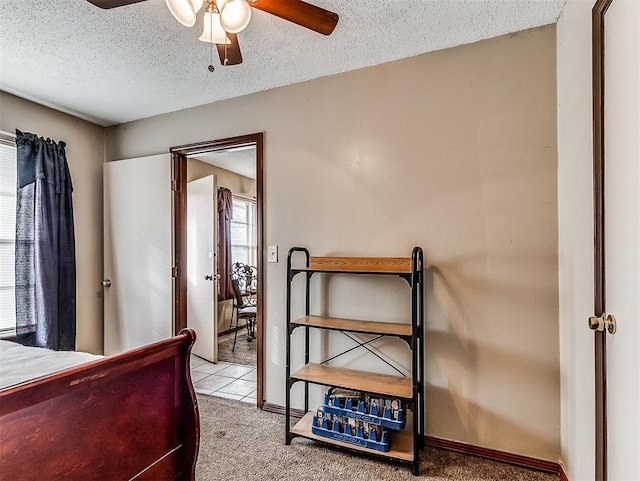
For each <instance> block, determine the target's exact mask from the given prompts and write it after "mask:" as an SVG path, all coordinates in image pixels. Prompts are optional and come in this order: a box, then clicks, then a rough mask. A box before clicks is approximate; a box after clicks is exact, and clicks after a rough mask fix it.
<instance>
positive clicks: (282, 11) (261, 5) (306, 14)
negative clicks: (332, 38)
mask: <svg viewBox="0 0 640 481" xmlns="http://www.w3.org/2000/svg"><path fill="white" fill-rule="evenodd" d="M249 4H250V5H251V6H252V7H254V8H257V9H258V10H262V11H263V12H267V13H270V14H272V15H275V16H276V17H280V18H283V19H285V20H289V21H290V22H293V23H295V24H297V25H300V26H302V27H306V28H308V29H311V30H313V31H315V32H318V33H321V34H323V35H331V32H333V29H334V28H336V25H337V24H338V18H339V17H338V14H337V13H333V12H330V11H329V10H325V9H324V8H320V7H316V6H315V5H311V4H310V3H306V2H303V1H302V0H255V1H254V2H252V1H249Z"/></svg>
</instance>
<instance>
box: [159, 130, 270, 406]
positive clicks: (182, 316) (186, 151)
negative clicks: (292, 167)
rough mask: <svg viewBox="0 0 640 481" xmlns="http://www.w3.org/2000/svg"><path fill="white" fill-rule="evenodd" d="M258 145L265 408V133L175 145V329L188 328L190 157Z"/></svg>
mask: <svg viewBox="0 0 640 481" xmlns="http://www.w3.org/2000/svg"><path fill="white" fill-rule="evenodd" d="M244 146H255V148H256V229H257V231H258V232H257V233H258V235H257V237H258V239H257V242H258V248H257V251H258V252H257V253H258V265H257V268H258V295H257V318H256V351H257V363H256V364H257V366H256V373H257V383H256V384H257V386H256V388H257V389H256V401H257V406H258V407H259V408H262V404H263V402H264V395H263V393H264V386H263V383H264V299H265V283H264V271H265V270H264V266H265V265H264V245H263V244H264V215H263V214H264V212H263V205H264V202H263V199H264V185H263V184H264V180H263V179H264V176H263V152H264V134H263V133H262V132H258V133H255V134H248V135H240V136H238V137H230V138H227V139H219V140H209V141H206V142H198V143H195V144H186V145H179V146H176V147H171V149H170V152H171V157H172V162H173V163H172V166H173V170H172V181H171V184H172V185H171V188H172V190H173V191H174V197H173V199H174V200H173V211H174V215H173V219H174V222H173V235H174V272H173V277H174V278H175V295H174V329H175V333H178V332H180V330H181V329H184V328H186V327H187V276H186V269H185V268H184V267H183V266H186V265H187V156H188V155H195V154H203V153H207V152H213V151H217V150H226V149H230V148H234V147H244Z"/></svg>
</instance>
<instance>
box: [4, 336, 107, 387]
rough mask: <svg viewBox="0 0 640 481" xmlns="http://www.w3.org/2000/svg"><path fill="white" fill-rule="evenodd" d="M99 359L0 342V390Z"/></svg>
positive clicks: (68, 352)
mask: <svg viewBox="0 0 640 481" xmlns="http://www.w3.org/2000/svg"><path fill="white" fill-rule="evenodd" d="M100 358H102V356H97V355H95V354H89V353H86V352H74V351H52V350H50V349H42V348H39V347H27V346H23V345H21V344H17V343H15V342H10V341H3V340H0V389H4V388H7V387H9V386H14V385H16V384H20V383H23V382H26V381H31V380H34V379H38V378H40V377H43V376H48V375H50V374H53V373H55V372H58V371H62V370H64V369H67V368H70V367H73V366H77V365H78V364H84V363H87V362H90V361H95V360H96V359H100Z"/></svg>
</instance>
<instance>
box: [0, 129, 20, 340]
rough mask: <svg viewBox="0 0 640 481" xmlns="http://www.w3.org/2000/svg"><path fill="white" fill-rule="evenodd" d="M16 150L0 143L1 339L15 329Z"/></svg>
mask: <svg viewBox="0 0 640 481" xmlns="http://www.w3.org/2000/svg"><path fill="white" fill-rule="evenodd" d="M16 183H17V166H16V146H15V143H13V142H11V143H6V142H4V141H1V142H0V335H2V334H5V335H6V334H12V333H14V332H15V328H16V295H15V285H16V269H15V251H16V248H15V245H16V243H15V238H16Z"/></svg>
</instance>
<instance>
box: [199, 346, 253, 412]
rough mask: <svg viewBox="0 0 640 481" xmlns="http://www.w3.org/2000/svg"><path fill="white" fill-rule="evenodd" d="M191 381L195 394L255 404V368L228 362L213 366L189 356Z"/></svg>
mask: <svg viewBox="0 0 640 481" xmlns="http://www.w3.org/2000/svg"><path fill="white" fill-rule="evenodd" d="M191 380H192V381H193V386H194V388H195V390H196V392H197V393H200V394H207V395H209V396H217V397H223V398H226V399H235V400H238V401H243V402H246V403H250V404H255V403H256V368H255V366H243V365H241V364H231V363H229V362H219V363H217V364H213V363H211V362H209V361H206V360H204V359H202V358H199V357H198V356H194V355H192V356H191Z"/></svg>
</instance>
